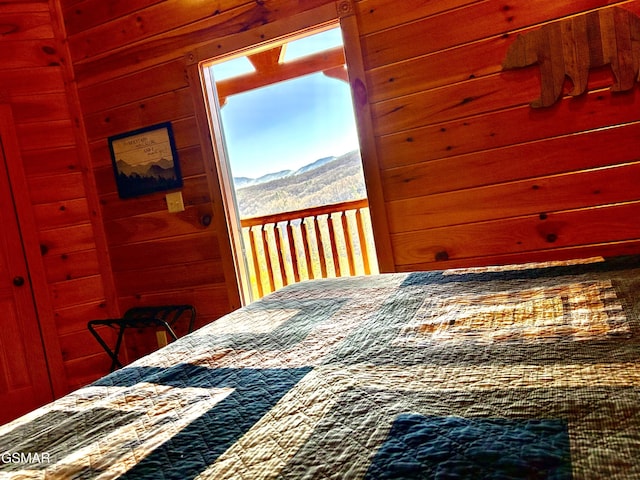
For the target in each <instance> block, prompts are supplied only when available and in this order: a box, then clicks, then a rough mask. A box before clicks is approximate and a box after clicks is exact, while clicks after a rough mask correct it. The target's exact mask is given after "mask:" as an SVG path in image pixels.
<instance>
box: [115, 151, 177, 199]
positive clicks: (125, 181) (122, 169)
mask: <svg viewBox="0 0 640 480" xmlns="http://www.w3.org/2000/svg"><path fill="white" fill-rule="evenodd" d="M116 168H117V171H118V174H117V175H116V183H117V185H118V194H119V195H120V197H121V198H129V197H135V196H137V195H142V194H145V193H151V192H156V191H158V190H167V189H170V188H177V187H180V186H182V180H181V179H180V178H178V177H177V175H176V170H175V166H174V163H173V160H169V159H166V158H160V159H159V160H156V161H155V162H151V163H143V164H137V165H130V164H129V163H127V162H125V161H124V160H118V161H117V162H116Z"/></svg>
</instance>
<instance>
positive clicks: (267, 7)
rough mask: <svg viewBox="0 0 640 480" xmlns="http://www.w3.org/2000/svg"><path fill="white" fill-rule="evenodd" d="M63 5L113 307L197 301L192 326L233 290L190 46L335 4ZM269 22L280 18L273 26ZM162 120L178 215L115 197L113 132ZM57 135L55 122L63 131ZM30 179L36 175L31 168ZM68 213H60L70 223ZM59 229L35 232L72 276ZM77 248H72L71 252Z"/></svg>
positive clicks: (54, 269) (158, 198)
mask: <svg viewBox="0 0 640 480" xmlns="http://www.w3.org/2000/svg"><path fill="white" fill-rule="evenodd" d="M60 4H61V9H62V12H63V16H64V20H65V27H66V31H67V39H68V44H69V49H70V52H71V57H72V63H73V70H74V80H75V82H74V86H75V87H76V88H77V95H78V99H79V102H80V105H81V107H82V123H83V125H84V128H85V132H86V135H87V147H88V150H89V153H90V155H91V161H92V167H91V171H92V173H93V175H94V179H95V185H96V189H97V194H98V195H99V199H100V215H101V218H102V219H103V225H104V230H105V239H106V243H107V246H108V250H109V258H110V261H111V270H112V272H113V276H114V282H115V288H116V291H117V294H118V304H119V305H118V306H119V307H120V308H119V309H120V311H124V310H126V309H127V308H128V307H129V306H132V305H133V304H136V305H138V304H153V303H156V304H157V303H183V302H185V303H193V304H194V305H195V307H196V309H197V311H198V322H199V323H200V324H203V323H202V322H208V321H212V320H214V319H215V318H217V317H218V316H220V315H222V314H224V313H226V312H228V311H229V310H230V309H231V308H233V307H236V306H238V305H237V300H236V299H237V297H238V294H237V285H236V281H235V278H234V270H233V265H232V264H231V263H230V259H229V258H228V257H229V255H228V254H224V252H226V251H228V244H229V240H228V238H226V237H227V234H226V231H224V230H223V228H222V227H221V225H224V222H223V221H222V222H221V219H220V218H218V216H219V212H222V211H223V210H222V208H221V207H220V206H219V205H217V204H216V202H217V200H216V198H219V193H216V188H217V187H216V181H217V178H214V175H215V173H214V172H213V171H212V167H211V166H210V165H207V164H206V163H205V158H208V156H205V155H203V149H206V148H208V147H207V145H202V144H201V133H202V132H203V131H204V130H203V129H202V125H199V123H198V121H197V119H196V110H197V108H196V107H198V108H203V106H204V105H201V106H196V105H195V102H196V101H200V100H199V99H198V98H196V97H194V94H193V92H194V85H193V82H194V81H196V82H198V81H199V80H198V79H195V80H194V79H193V78H192V79H190V78H189V75H188V74H187V68H188V66H189V65H188V62H187V55H186V54H187V53H188V52H190V51H192V50H197V49H200V48H208V49H210V50H212V51H214V52H215V53H213V55H217V54H218V48H217V46H218V45H220V44H221V43H223V42H224V43H225V44H226V43H227V42H229V41H230V40H229V39H233V38H235V36H238V35H239V36H241V37H242V38H248V39H249V43H247V44H246V45H245V46H250V45H251V44H253V43H255V42H256V41H262V40H261V39H266V38H268V35H272V33H269V32H270V31H271V30H270V29H272V30H273V31H282V30H283V26H284V27H285V30H286V26H287V24H288V20H287V19H289V18H297V17H298V16H307V17H309V18H310V17H311V16H312V15H311V13H310V12H313V9H314V8H317V7H322V6H326V5H328V6H329V8H333V11H334V12H335V6H334V5H333V2H331V1H328V0H306V1H304V2H297V1H296V2H291V1H289V0H267V1H265V2H254V1H249V0H223V1H220V2H214V3H213V4H212V3H210V2H195V3H194V2H191V3H189V4H185V2H183V1H181V0H165V1H158V0H134V1H131V2H124V1H116V2H106V3H105V2H100V1H97V0H80V1H77V0H63V1H61V2H60ZM334 14H335V13H334ZM277 22H280V26H274V25H275V24H277ZM232 41H233V40H232ZM234 44H235V43H234ZM195 88H198V85H196V86H195ZM165 121H170V122H171V123H172V125H173V130H174V137H175V141H176V145H177V148H178V156H179V161H180V164H181V170H182V173H183V177H184V186H183V188H182V189H181V191H182V194H183V197H184V203H185V207H186V208H185V211H184V212H180V213H169V212H168V211H167V205H166V201H165V198H164V193H162V192H159V193H155V194H151V195H145V196H141V197H137V198H132V199H127V200H122V199H120V198H119V196H118V193H117V190H116V185H115V181H114V178H113V169H112V164H111V163H112V162H111V157H110V153H109V149H108V142H107V139H108V137H109V136H111V135H114V134H118V133H122V132H126V131H130V130H134V129H137V128H141V127H145V126H148V125H151V124H156V123H160V122H165ZM61 127H62V126H61ZM63 135H64V131H63V129H62V128H61V131H60V133H59V136H60V137H62V136H63ZM62 141H63V140H61V142H62ZM207 161H208V160H207ZM72 165H74V162H73V161H72V162H71V164H70V165H66V163H65V162H63V161H62V160H61V159H60V157H57V158H56V159H55V160H54V161H53V163H52V165H51V171H52V174H57V175H61V177H64V178H70V172H67V171H66V170H65V168H67V167H69V168H72ZM61 180H62V178H61ZM33 181H34V182H36V184H42V183H43V181H42V180H39V179H38V178H37V177H35V176H34V180H33ZM59 186H60V187H59V188H60V191H61V193H60V195H62V196H63V197H68V199H69V201H71V200H73V199H75V198H76V195H78V194H79V193H80V192H79V191H78V189H77V184H76V183H74V182H71V181H69V182H64V181H61V182H60V183H59ZM32 195H33V196H34V198H35V201H36V202H44V203H47V204H48V205H47V206H46V207H42V208H39V212H40V213H39V214H40V217H44V216H45V215H46V212H50V213H51V214H52V215H51V217H50V218H49V219H48V220H47V222H48V224H49V225H53V224H55V223H56V222H61V221H62V217H65V215H64V214H62V213H60V212H59V211H55V212H54V210H55V206H56V205H59V201H58V202H53V201H51V200H50V199H49V198H46V197H44V195H43V194H40V193H38V192H36V191H34V192H32ZM78 198H81V197H78ZM77 207H80V203H78V204H77ZM53 213H55V218H53ZM88 213H89V214H91V209H89V212H88ZM71 216H72V214H71V213H69V214H68V215H67V216H66V218H69V221H71ZM81 218H82V214H81V213H80V212H79V211H78V213H77V217H75V218H74V220H75V221H76V222H78V223H77V224H76V225H73V226H71V225H67V230H66V233H68V234H69V235H74V236H75V240H74V242H75V243H76V245H78V246H82V247H84V246H86V241H87V238H86V236H85V234H86V233H87V229H86V228H85V227H83V225H82V224H81V223H80V222H81V221H82V220H81ZM57 231H61V230H60V229H53V231H51V232H49V231H48V230H47V231H44V232H43V235H42V239H41V241H42V242H43V243H44V244H45V245H46V247H47V248H49V255H53V256H54V258H55V260H51V261H49V262H48V263H47V268H48V275H49V276H50V277H51V278H52V279H53V278H60V277H61V276H64V275H69V276H71V277H73V278H74V279H75V276H76V275H77V274H78V273H79V272H74V271H72V270H71V269H70V268H69V267H68V266H67V259H68V258H70V255H71V254H72V252H66V258H64V259H63V258H62V256H61V252H60V249H59V247H58V243H59V241H60V238H59V237H58V236H57V234H56V232H57ZM83 251H84V250H83V249H82V248H81V249H80V250H79V251H77V252H73V255H76V256H78V258H79V256H80V255H82V254H83ZM82 258H84V259H85V262H86V263H85V264H84V266H83V267H80V269H79V270H80V271H85V272H87V273H88V272H89V271H90V270H91V268H92V265H93V263H92V258H91V257H90V256H86V257H84V256H83V257H82ZM234 291H235V292H236V293H234ZM224 292H228V293H227V294H225V293H224ZM127 346H128V351H129V353H130V354H131V355H130V357H131V358H135V356H137V355H138V354H140V353H142V352H143V351H145V347H148V345H137V344H136V341H134V340H130V341H129V342H128V343H127ZM69 358H70V359H71V358H72V357H71V356H70V357H69ZM70 361H71V360H70Z"/></svg>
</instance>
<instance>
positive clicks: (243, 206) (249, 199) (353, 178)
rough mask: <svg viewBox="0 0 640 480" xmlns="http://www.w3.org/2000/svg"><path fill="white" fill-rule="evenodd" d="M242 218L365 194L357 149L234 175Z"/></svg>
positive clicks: (339, 200)
mask: <svg viewBox="0 0 640 480" xmlns="http://www.w3.org/2000/svg"><path fill="white" fill-rule="evenodd" d="M233 181H234V185H235V187H236V200H237V203H238V209H239V213H240V217H241V218H249V217H259V216H262V215H270V214H275V213H282V212H289V211H294V210H301V209H305V208H311V207H316V206H319V205H326V204H332V203H340V202H348V201H350V200H359V199H361V198H365V197H366V190H365V185H364V174H363V172H362V162H361V160H360V153H359V152H358V151H357V150H356V151H352V152H349V153H346V154H344V155H340V156H339V157H326V158H321V159H319V160H316V161H315V162H312V163H310V164H308V165H305V166H304V167H301V168H299V169H297V170H283V171H279V172H274V173H269V174H267V175H263V176H261V177H258V178H247V177H234V179H233Z"/></svg>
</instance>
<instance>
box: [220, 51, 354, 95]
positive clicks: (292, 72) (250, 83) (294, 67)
mask: <svg viewBox="0 0 640 480" xmlns="http://www.w3.org/2000/svg"><path fill="white" fill-rule="evenodd" d="M268 52H272V50H267V52H263V53H268ZM256 55H262V54H256ZM256 55H250V56H249V59H250V60H251V59H252V58H253V60H256V58H255V57H256ZM258 62H259V61H257V63H258ZM252 63H253V61H252ZM344 64H345V60H344V51H343V50H342V47H336V48H332V49H330V50H326V51H324V52H321V53H316V54H312V55H308V56H306V57H301V58H299V59H297V60H293V61H291V62H286V63H279V64H275V65H273V64H270V65H271V68H269V69H265V70H263V71H260V70H259V69H258V71H256V72H252V73H247V74H245V75H240V76H237V77H234V78H229V79H226V80H221V81H219V82H216V89H217V90H218V97H219V99H220V104H221V105H222V104H223V103H224V99H225V98H226V97H228V96H230V95H235V94H238V93H242V92H246V91H249V90H254V89H256V88H261V87H266V86H268V85H271V84H274V83H278V82H282V81H285V80H290V79H292V78H296V77H301V76H303V75H309V74H311V73H316V72H323V71H326V70H333V69H335V68H338V67H342V66H344Z"/></svg>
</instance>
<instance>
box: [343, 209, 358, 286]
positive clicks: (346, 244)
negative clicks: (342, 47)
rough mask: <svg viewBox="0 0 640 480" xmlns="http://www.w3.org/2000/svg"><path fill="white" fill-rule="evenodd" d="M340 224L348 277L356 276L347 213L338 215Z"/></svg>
mask: <svg viewBox="0 0 640 480" xmlns="http://www.w3.org/2000/svg"><path fill="white" fill-rule="evenodd" d="M340 223H341V225H342V235H343V237H344V248H345V250H346V252H347V264H348V265H349V275H350V276H352V277H353V276H354V275H355V274H356V266H355V252H354V249H353V237H352V236H351V231H350V229H349V218H348V217H347V212H343V213H342V215H340Z"/></svg>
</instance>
